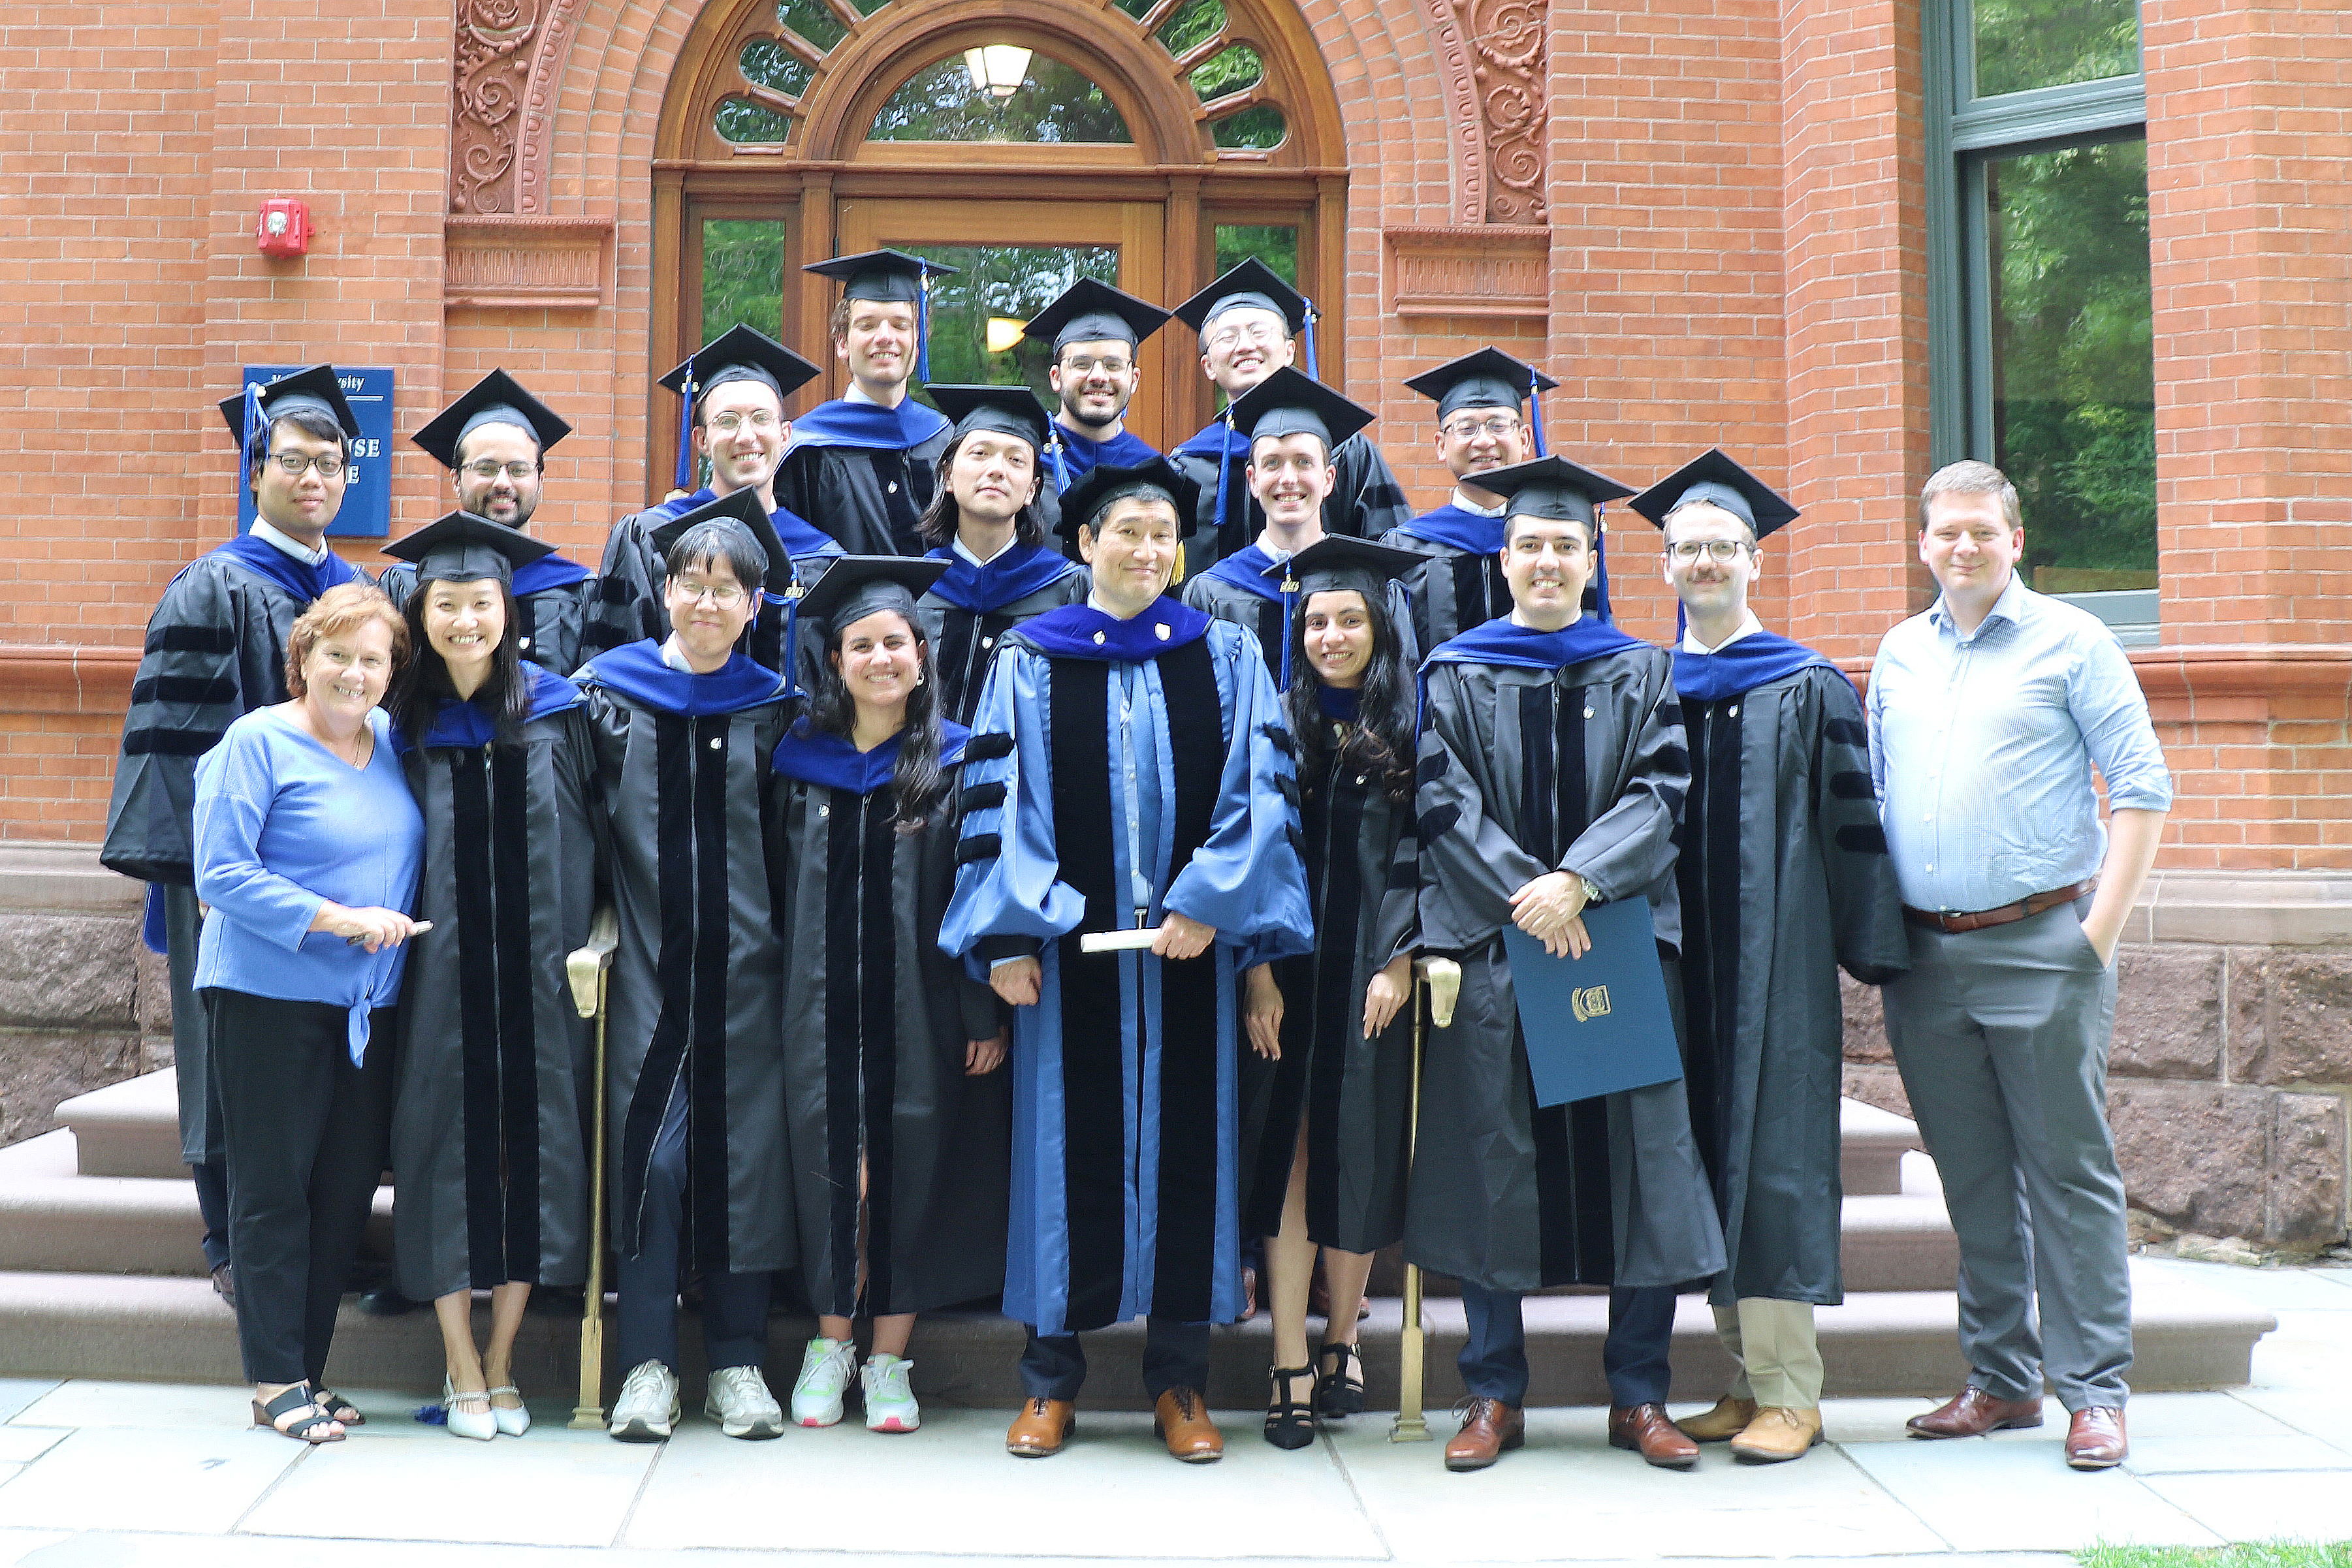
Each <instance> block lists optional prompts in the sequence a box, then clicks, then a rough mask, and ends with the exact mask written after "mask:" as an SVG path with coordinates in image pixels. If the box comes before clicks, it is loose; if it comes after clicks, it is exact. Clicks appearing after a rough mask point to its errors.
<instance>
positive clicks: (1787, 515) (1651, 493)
mask: <svg viewBox="0 0 2352 1568" xmlns="http://www.w3.org/2000/svg"><path fill="white" fill-rule="evenodd" d="M1487 477H1488V476H1486V475H1481V476H1479V478H1478V483H1479V484H1480V485H1481V486H1484V485H1485V484H1486V480H1487ZM1695 501H1705V502H1706V503H1707V504H1708V505H1709V506H1715V507H1722V508H1723V509H1724V510H1725V511H1727V512H1729V513H1730V514H1731V515H1732V516H1733V517H1738V519H1739V520H1740V521H1741V522H1743V523H1746V524H1747V525H1748V528H1751V529H1753V530H1754V531H1755V534H1756V537H1757V538H1759V539H1760V538H1763V537H1764V536H1765V535H1767V534H1769V533H1770V532H1771V531H1772V530H1773V529H1775V528H1780V526H1781V525H1782V524H1784V523H1791V522H1794V521H1795V520H1796V519H1797V508H1796V507H1792V506H1790V504H1789V501H1788V497H1785V496H1782V495H1781V494H1780V492H1779V491H1778V490H1775V489H1773V488H1772V486H1769V485H1767V484H1766V483H1764V481H1763V480H1761V479H1759V478H1758V477H1756V476H1755V475H1753V474H1750V473H1749V472H1748V470H1747V469H1745V468H1742V467H1741V466H1740V465H1738V464H1737V463H1735V462H1733V461H1732V460H1731V458H1730V457H1729V456H1727V455H1725V453H1724V451H1723V449H1722V448H1721V447H1711V448H1709V449H1708V450H1707V451H1706V452H1705V453H1702V454H1701V455H1698V456H1696V457H1694V458H1692V459H1691V460H1690V461H1689V462H1687V463H1685V464H1684V465H1682V466H1681V467H1679V468H1677V469H1675V471H1674V472H1673V473H1671V474H1669V475H1667V476H1665V477H1664V478H1663V479H1661V480H1659V481H1658V482H1657V483H1656V484H1654V485H1653V486H1650V487H1649V488H1648V489H1646V490H1644V491H1643V492H1642V493H1641V494H1640V495H1638V496H1636V497H1633V500H1632V501H1631V502H1630V503H1629V505H1631V506H1632V507H1633V509H1634V510H1635V511H1637V512H1639V513H1641V514H1642V516H1643V517H1647V518H1649V519H1650V521H1652V522H1654V523H1655V524H1657V525H1658V527H1660V528H1664V527H1665V526H1666V519H1667V518H1668V517H1672V516H1673V515H1674V514H1675V511H1676V509H1678V508H1680V507H1687V506H1689V505H1691V504H1692V503H1693V502H1695Z"/></svg>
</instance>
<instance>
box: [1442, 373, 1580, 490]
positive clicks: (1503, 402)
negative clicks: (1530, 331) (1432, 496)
mask: <svg viewBox="0 0 2352 1568" xmlns="http://www.w3.org/2000/svg"><path fill="white" fill-rule="evenodd" d="M1404 384H1405V385H1406V386H1408V387H1410V388H1412V390H1413V391H1414V392H1419V393H1420V394H1421V395H1422V396H1423V397H1425V398H1429V399H1431V400H1432V401H1433V402H1435V403H1436V404H1437V417H1438V418H1439V419H1441V420H1443V419H1445V418H1448V417H1450V416H1451V415H1452V414H1454V413H1455V411H1457V410H1460V409H1465V408H1514V409H1515V408H1517V407H1519V406H1520V405H1521V404H1523V403H1525V402H1527V398H1528V387H1529V386H1535V387H1538V388H1540V389H1542V390H1543V391H1545V392H1549V391H1551V390H1552V389H1553V388H1554V387H1556V386H1558V385H1559V382H1556V381H1554V380H1552V378H1551V377H1549V376H1548V375H1546V374H1544V373H1543V372H1542V371H1539V370H1537V369H1536V368H1535V367H1534V366H1533V365H1530V364H1528V363H1527V362H1525V361H1520V360H1515V359H1513V358H1512V357H1511V356H1510V355H1508V354H1507V353H1505V352H1503V350H1500V349H1496V348H1485V349H1480V350H1477V351H1476V352H1475V353H1469V354H1465V355H1463V356H1462V357H1461V358H1460V359H1458V360H1451V361H1447V362H1446V363H1444V364H1442V365H1440V366H1438V367H1437V368H1436V369H1435V370H1431V371H1422V372H1421V374H1419V375H1417V376H1413V377H1412V378H1410V379H1408V380H1407V381H1406V382H1405V383H1404ZM1484 484H1485V481H1483V480H1481V481H1480V485H1481V486H1482V487H1483V486H1484Z"/></svg>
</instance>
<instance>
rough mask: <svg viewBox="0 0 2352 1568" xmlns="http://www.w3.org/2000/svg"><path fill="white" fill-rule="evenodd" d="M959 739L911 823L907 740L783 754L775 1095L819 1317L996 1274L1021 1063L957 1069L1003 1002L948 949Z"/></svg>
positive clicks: (989, 1287) (951, 737)
mask: <svg viewBox="0 0 2352 1568" xmlns="http://www.w3.org/2000/svg"><path fill="white" fill-rule="evenodd" d="M964 733H965V732H964V730H963V727H961V726H960V725H959V726H955V727H952V728H950V730H949V732H948V736H947V744H946V745H944V746H943V747H941V761H942V764H943V767H942V768H941V773H940V776H941V779H942V780H943V781H944V783H945V786H946V793H945V794H944V795H943V796H942V797H941V798H940V801H939V803H938V804H937V805H936V806H934V807H933V808H932V810H930V812H929V814H928V815H927V816H926V817H925V818H924V819H923V824H922V827H921V828H920V829H919V831H916V832H913V833H901V832H899V831H898V821H899V819H898V796H897V789H896V785H895V783H894V781H893V780H894V776H893V772H892V768H891V763H892V761H893V760H894V759H895V758H896V755H897V752H898V743H897V742H895V741H893V742H891V743H889V744H888V747H887V751H888V753H889V755H888V756H887V757H877V755H876V754H874V753H869V754H867V755H866V756H865V757H859V756H858V755H857V754H856V752H854V751H852V750H851V749H850V748H849V746H848V743H847V742H846V741H845V740H842V739H840V738H839V737H814V740H815V744H814V745H811V744H809V742H810V740H811V738H812V737H807V736H806V735H805V734H804V733H803V734H799V735H795V736H794V737H792V739H791V740H788V741H787V743H786V745H785V746H784V747H782V748H780V749H779V752H778V755H777V758H776V763H777V774H776V780H775V789H774V796H773V800H772V805H771V807H770V824H771V834H770V841H771V844H772V852H773V853H774V855H775V858H776V862H777V870H776V890H777V891H776V896H777V920H778V925H779V929H780V931H781V933H782V940H783V945H784V950H785V951H786V952H788V953H790V954H791V955H792V963H791V965H790V967H789V969H788V972H787V975H786V977H785V982H784V1006H783V1013H782V1019H783V1047H784V1063H785V1090H784V1102H785V1107H786V1112H787V1114H788V1115H789V1116H790V1117H791V1121H792V1131H791V1143H792V1150H793V1202H794V1205H795V1207H797V1210H798V1213H799V1218H800V1238H801V1279H802V1282H803V1287H804V1289H805V1291H806V1293H807V1297H808V1301H809V1304H810V1305H811V1306H812V1307H814V1309H815V1310H816V1311H817V1312H831V1313H836V1314H838V1315H840V1316H843V1317H849V1316H852V1315H855V1314H857V1313H861V1312H870V1313H875V1314H877V1315H880V1314H887V1313H891V1312H927V1311H929V1310H930V1309H932V1308H935V1307H945V1306H952V1305H954V1304H955V1303H957V1302H959V1301H971V1300H973V1299H975V1298H978V1297H983V1296H992V1295H994V1294H995V1293H996V1292H997V1291H1000V1290H1001V1289H1003V1283H1004V1204H1005V1181H1006V1173H1007V1170H1008V1169H1009V1162H1010V1160H1011V1157H1012V1156H1011V1147H1010V1138H1011V1135H1012V1134H1011V1126H1012V1100H1011V1092H1010V1088H1009V1085H1010V1081H1011V1076H1012V1075H1011V1074H1010V1073H1009V1072H1007V1071H1003V1069H999V1070H998V1071H994V1072H992V1073H989V1074H986V1075H985V1076H982V1077H977V1078H975V1077H971V1076H968V1075H967V1074H966V1073H965V1071H964V1051H965V1047H966V1044H967V1042H968V1041H971V1040H985V1039H987V1038H989V1037H990V1036H992V1035H993V1034H995V1033H996V1032H997V1031H998V1030H999V1029H1000V1028H1001V1027H1002V1025H1001V1024H1000V1023H999V1021H998V1019H997V1007H996V996H995V993H994V992H992V990H990V989H989V988H988V986H987V984H986V982H984V981H982V980H979V979H977V978H974V977H971V975H969V974H967V973H966V972H965V969H964V967H963V966H962V965H961V964H960V963H958V962H957V961H956V960H955V959H953V958H950V957H949V956H947V955H946V954H944V953H942V952H940V947H939V935H940V919H941V917H942V916H943V915H944V914H945V913H946V910H947V902H948V895H949V894H950V893H951V892H952V891H953V890H954V886H955V865H956V860H955V852H956V839H957V835H958V832H959V831H960V829H961V823H962V820H963V810H962V805H961V788H962V785H961V777H960V775H961V766H960V765H961V759H962V753H963V740H964ZM795 755H797V756H798V757H800V758H813V759H814V765H811V763H809V762H803V761H796V760H795V759H794V758H795ZM802 773H810V774H816V775H820V776H823V777H825V778H831V779H836V780H837V782H835V783H821V782H813V781H812V780H811V779H808V778H804V777H797V776H795V775H796V774H802ZM861 1156H862V1160H863V1167H864V1168H863V1176H862V1179H861V1175H860V1163H861ZM861 1190H862V1191H863V1192H864V1194H865V1201H864V1202H863V1203H862V1204H861V1203H860V1202H859V1193H860V1192H861ZM861 1221H862V1224H861ZM861 1262H862V1263H863V1265H864V1268H863V1270H862V1272H863V1274H864V1288H863V1290H862V1291H861V1289H860V1280H859V1275H860V1273H861V1270H860V1267H859V1265H860V1263H861Z"/></svg>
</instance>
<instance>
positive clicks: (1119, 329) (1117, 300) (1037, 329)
mask: <svg viewBox="0 0 2352 1568" xmlns="http://www.w3.org/2000/svg"><path fill="white" fill-rule="evenodd" d="M1169 315H1170V312H1168V311H1165V310H1162V309H1161V308H1160V307H1159V306H1157V305H1152V304H1149V303H1147V302H1145V301H1143V300H1141V299H1138V298H1136V297H1135V296H1134V295H1132V294H1129V293H1128V292H1127V291H1126V290H1124V289H1119V288H1113V287H1111V286H1110V285H1109V284H1108V283H1097V282H1096V281H1095V280H1094V279H1093V278H1091V277H1081V278H1079V279H1078V280H1077V281H1076V283H1073V284H1071V285H1070V286H1069V287H1067V288H1065V289H1063V290H1062V292H1061V293H1060V294H1059V295H1058V296H1056V297H1055V300H1054V302H1053V303H1052V304H1051V305H1048V306H1046V307H1045V308H1044V309H1043V310H1040V311H1038V312H1037V314H1035V315H1034V316H1032V317H1030V318H1029V324H1028V326H1027V327H1026V328H1024V329H1023V331H1022V334H1021V335H1022V336H1023V337H1024V338H1026V339H1028V340H1031V341H1033V342H1043V343H1050V344H1051V345H1052V346H1053V350H1054V352H1055V354H1056V355H1058V354H1060V353H1061V351H1062V350H1063V349H1064V348H1065V347H1066V346H1067V345H1068V344H1071V343H1100V342H1110V341H1118V342H1122V343H1125V344H1127V345H1129V347H1130V348H1140V347H1141V346H1142V344H1143V340H1145V339H1146V338H1149V337H1150V336H1151V334H1152V333H1154V332H1157V331H1158V330H1160V328H1161V327H1162V326H1164V325H1165V324H1166V323H1167V320H1168V317H1169Z"/></svg>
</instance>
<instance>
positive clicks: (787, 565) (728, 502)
mask: <svg viewBox="0 0 2352 1568" xmlns="http://www.w3.org/2000/svg"><path fill="white" fill-rule="evenodd" d="M704 523H730V524H732V525H733V526H734V527H736V528H741V529H742V530H743V532H744V533H745V534H746V535H747V536H749V537H750V538H751V543H752V545H753V547H754V548H755V549H757V550H758V552H759V556H760V570H761V578H762V580H764V579H765V577H766V574H767V573H768V572H770V571H772V570H777V569H778V568H779V567H781V568H782V570H786V571H789V570H792V557H791V556H790V555H788V554H787V553H785V550H784V546H783V541H782V540H781V539H779V538H776V525H775V524H774V523H772V522H771V521H769V520H768V514H767V512H766V510H765V509H764V508H762V507H761V505H760V492H759V491H757V490H756V489H753V488H751V487H750V486H745V487H744V488H742V489H740V490H730V491H729V492H728V493H727V494H726V495H724V496H721V497H719V498H718V499H717V500H715V501H709V502H706V503H704V504H703V505H701V506H699V507H695V508H694V510H692V511H690V512H688V513H687V514H686V515H685V516H683V517H672V518H671V519H670V520H669V521H668V522H666V523H663V524H660V525H659V526H657V527H656V528H652V529H649V530H648V532H647V537H648V538H651V539H652V540H653V541H654V549H656V550H658V551H659V552H661V556H662V559H665V560H667V559H669V552H670V549H671V547H672V546H674V545H676V544H677V541H678V540H680V539H682V538H685V537H686V536H687V533H688V530H690V529H692V528H698V527H700V526H701V525H702V524H704ZM743 586H744V587H746V588H754V589H756V588H758V587H760V586H761V585H760V583H756V582H747V583H745V584H744V585H743Z"/></svg>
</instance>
